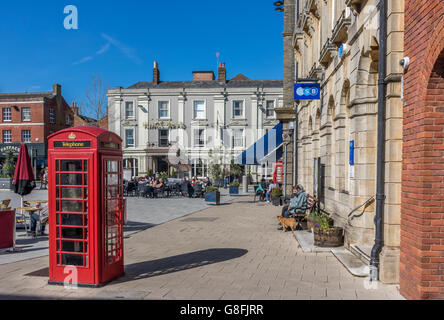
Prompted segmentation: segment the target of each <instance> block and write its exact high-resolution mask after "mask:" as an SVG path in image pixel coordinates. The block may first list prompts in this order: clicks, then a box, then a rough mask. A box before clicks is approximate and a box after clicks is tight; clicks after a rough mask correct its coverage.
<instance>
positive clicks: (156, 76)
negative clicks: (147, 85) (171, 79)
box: [153, 61, 160, 84]
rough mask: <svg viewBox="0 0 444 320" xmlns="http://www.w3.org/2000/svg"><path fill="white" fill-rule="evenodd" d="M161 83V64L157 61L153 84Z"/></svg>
mask: <svg viewBox="0 0 444 320" xmlns="http://www.w3.org/2000/svg"><path fill="white" fill-rule="evenodd" d="M159 82H160V71H159V64H158V63H157V61H154V69H153V83H154V84H159Z"/></svg>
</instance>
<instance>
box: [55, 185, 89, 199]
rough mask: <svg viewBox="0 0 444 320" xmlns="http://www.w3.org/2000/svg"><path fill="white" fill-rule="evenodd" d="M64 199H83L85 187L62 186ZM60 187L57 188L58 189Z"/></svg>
mask: <svg viewBox="0 0 444 320" xmlns="http://www.w3.org/2000/svg"><path fill="white" fill-rule="evenodd" d="M61 189H62V198H63V199H83V188H67V187H64V188H61ZM58 190H59V189H58V188H57V191H58ZM57 197H58V196H57Z"/></svg>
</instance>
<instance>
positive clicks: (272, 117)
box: [265, 99, 277, 119]
mask: <svg viewBox="0 0 444 320" xmlns="http://www.w3.org/2000/svg"><path fill="white" fill-rule="evenodd" d="M271 101H272V102H273V108H272V110H273V115H272V116H268V114H267V111H268V102H271ZM276 105H277V100H276V99H265V119H276V113H275V112H274V109H276Z"/></svg>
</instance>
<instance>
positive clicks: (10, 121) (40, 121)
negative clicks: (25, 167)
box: [0, 84, 73, 169]
mask: <svg viewBox="0 0 444 320" xmlns="http://www.w3.org/2000/svg"><path fill="white" fill-rule="evenodd" d="M0 111H1V115H0V161H2V159H1V158H4V157H5V156H6V154H5V151H6V150H8V149H12V150H14V151H15V152H17V153H18V150H19V148H20V144H22V143H26V144H27V145H28V151H29V152H30V154H31V155H32V161H33V165H34V166H35V168H37V169H38V168H41V166H46V165H47V162H46V161H47V137H48V136H49V135H50V134H52V133H54V132H56V131H59V130H61V129H65V128H67V127H70V126H72V125H73V113H72V111H71V108H70V107H69V105H68V104H67V103H66V101H65V99H64V98H63V96H62V87H61V86H60V85H58V84H55V85H54V86H53V91H50V92H37V93H2V94H0Z"/></svg>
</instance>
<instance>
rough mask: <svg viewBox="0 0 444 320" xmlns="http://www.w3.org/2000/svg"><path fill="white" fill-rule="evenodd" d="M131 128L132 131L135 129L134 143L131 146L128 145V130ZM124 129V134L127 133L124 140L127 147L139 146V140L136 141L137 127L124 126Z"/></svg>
mask: <svg viewBox="0 0 444 320" xmlns="http://www.w3.org/2000/svg"><path fill="white" fill-rule="evenodd" d="M129 130H132V131H133V145H130V146H129V145H128V142H127V132H128V131H129ZM123 131H124V134H125V139H124V141H125V148H135V147H136V146H137V141H136V137H137V135H136V129H135V128H124V129H123Z"/></svg>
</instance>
